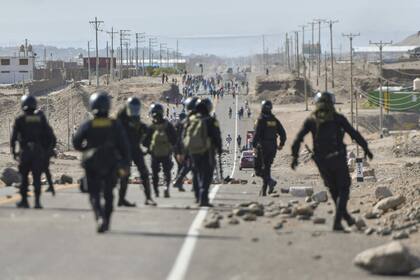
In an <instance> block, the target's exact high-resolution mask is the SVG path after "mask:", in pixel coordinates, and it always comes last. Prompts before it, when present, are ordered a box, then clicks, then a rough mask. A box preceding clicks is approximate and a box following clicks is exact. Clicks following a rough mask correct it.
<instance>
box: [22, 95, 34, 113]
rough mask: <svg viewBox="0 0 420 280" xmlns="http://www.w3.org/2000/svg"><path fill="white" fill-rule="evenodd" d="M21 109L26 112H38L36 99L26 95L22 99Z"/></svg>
mask: <svg viewBox="0 0 420 280" xmlns="http://www.w3.org/2000/svg"><path fill="white" fill-rule="evenodd" d="M20 102H21V107H22V110H23V111H24V112H33V111H35V110H36V105H37V102H36V98H35V97H34V96H32V95H28V94H25V95H23V96H22V98H21V99H20Z"/></svg>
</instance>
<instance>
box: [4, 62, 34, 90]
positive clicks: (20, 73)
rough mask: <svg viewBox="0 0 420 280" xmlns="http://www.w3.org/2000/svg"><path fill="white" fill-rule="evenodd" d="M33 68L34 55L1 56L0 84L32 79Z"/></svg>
mask: <svg viewBox="0 0 420 280" xmlns="http://www.w3.org/2000/svg"><path fill="white" fill-rule="evenodd" d="M34 68H35V57H34V56H24V57H17V56H1V57H0V84H17V83H21V82H22V81H32V80H33V76H34Z"/></svg>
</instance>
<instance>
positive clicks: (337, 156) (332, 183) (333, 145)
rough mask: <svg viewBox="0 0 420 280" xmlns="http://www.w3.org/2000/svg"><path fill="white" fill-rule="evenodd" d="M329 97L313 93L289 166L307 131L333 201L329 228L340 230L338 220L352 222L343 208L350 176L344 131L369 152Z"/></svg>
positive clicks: (348, 188)
mask: <svg viewBox="0 0 420 280" xmlns="http://www.w3.org/2000/svg"><path fill="white" fill-rule="evenodd" d="M333 98H334V96H333V95H332V94H330V93H328V92H324V93H322V94H320V95H319V96H317V100H316V109H315V111H314V112H313V113H312V114H311V116H310V117H308V118H307V119H306V120H305V122H304V124H303V127H302V129H301V130H300V131H299V133H298V135H297V137H296V139H295V141H294V142H293V146H292V155H293V162H292V166H291V167H292V169H295V168H296V167H297V165H298V157H299V149H300V144H301V143H302V142H303V139H304V137H305V135H306V134H308V133H311V134H312V139H313V153H314V154H313V159H314V161H315V163H316V165H317V166H318V169H319V172H320V173H321V177H322V179H323V181H324V184H325V186H326V187H327V188H328V189H329V191H330V193H331V197H332V199H333V200H334V202H335V204H336V214H335V218H334V225H333V230H335V231H343V230H344V228H343V226H342V224H341V221H342V219H344V220H345V221H346V222H347V224H348V225H349V226H351V225H353V224H354V219H353V218H352V217H351V216H350V214H349V213H348V211H347V201H348V199H349V193H350V185H351V179H350V176H349V170H348V166H347V162H346V154H347V152H346V145H345V144H344V142H343V138H344V134H345V133H348V134H349V135H350V137H351V138H352V139H353V140H355V141H356V142H357V144H359V145H360V146H361V147H362V148H363V150H364V152H365V156H367V157H369V158H370V159H372V157H373V155H372V153H371V152H370V150H369V148H368V143H367V142H366V140H365V139H364V138H363V137H362V135H361V134H360V133H359V132H358V131H356V130H355V129H354V128H353V127H352V126H351V124H350V123H349V122H348V121H347V119H346V118H345V117H344V116H343V115H341V114H339V113H337V112H336V111H335V108H334V99H333Z"/></svg>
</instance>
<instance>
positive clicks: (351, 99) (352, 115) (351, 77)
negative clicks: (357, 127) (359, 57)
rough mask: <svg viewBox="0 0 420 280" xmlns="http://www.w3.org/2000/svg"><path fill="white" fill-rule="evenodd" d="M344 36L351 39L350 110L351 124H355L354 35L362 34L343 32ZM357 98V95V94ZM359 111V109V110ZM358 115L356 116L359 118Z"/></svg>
mask: <svg viewBox="0 0 420 280" xmlns="http://www.w3.org/2000/svg"><path fill="white" fill-rule="evenodd" d="M343 36H344V37H347V38H349V40H350V111H351V125H354V106H353V103H354V100H353V99H354V97H353V96H354V90H353V39H354V37H358V36H360V33H358V34H353V33H350V34H343ZM356 99H357V96H356ZM357 107H358V106H357V100H356V111H357V110H358V108H357ZM357 112H358V111H357ZM357 117H358V116H356V118H357Z"/></svg>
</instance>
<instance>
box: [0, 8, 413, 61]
mask: <svg viewBox="0 0 420 280" xmlns="http://www.w3.org/2000/svg"><path fill="white" fill-rule="evenodd" d="M1 10H2V13H1V14H2V16H1V17H0V26H1V28H0V30H1V31H0V44H1V45H9V46H12V45H16V44H18V43H20V42H21V41H22V40H23V39H24V38H28V39H29V40H30V41H31V42H33V43H34V44H37V43H43V44H53V45H57V46H75V47H84V46H85V45H86V42H87V40H93V39H94V33H93V28H92V27H91V26H90V25H89V20H92V19H93V18H94V17H95V16H98V18H99V19H100V20H103V21H105V25H104V28H105V29H110V28H111V26H114V28H116V29H120V28H122V29H131V30H132V32H133V33H134V32H146V33H147V34H153V35H158V36H162V37H161V38H160V41H167V42H169V44H170V45H171V47H174V42H173V40H171V39H169V37H183V36H197V35H200V36H201V35H258V34H264V33H265V34H278V35H277V36H271V37H268V38H267V48H269V49H270V50H274V49H277V48H278V47H279V46H280V44H281V41H283V40H284V35H283V34H284V32H290V31H293V30H297V29H299V30H300V28H298V25H301V24H305V23H308V22H309V21H311V20H312V19H314V18H325V19H338V20H339V21H340V22H339V23H338V24H336V25H335V27H334V28H335V38H336V47H337V48H338V47H339V46H340V45H343V48H344V47H347V45H345V44H347V43H345V44H344V42H346V41H344V40H343V39H342V37H341V33H347V32H360V33H361V35H362V36H361V37H360V38H358V39H356V40H355V45H366V44H367V43H368V41H369V39H371V40H380V39H383V40H394V41H399V40H401V39H403V38H404V37H406V36H407V35H410V34H412V33H414V32H416V31H418V30H419V29H420V16H419V11H420V1H419V0H404V1H388V0H352V1H339V0H320V1H315V0H292V1H284V0H255V1H250V0H213V1H208V0H178V1H176V0H149V1H144V0H117V1H112V2H111V1H105V0H83V1H82V0H66V1H63V0H1ZM322 32H323V37H324V38H327V37H326V36H327V35H328V33H327V32H328V30H322ZM308 35H309V33H308V34H307V38H309V36H308ZM106 40H107V36H106V35H105V34H101V35H100V41H101V43H100V44H101V46H104V45H105V41H106ZM260 41H261V40H260V37H258V38H255V39H235V40H220V39H219V40H185V39H183V40H181V41H180V49H181V50H182V51H184V52H186V53H190V52H195V53H204V52H208V53H217V54H223V53H225V54H233V53H235V54H247V53H252V52H259V51H260V49H261V42H260ZM325 46H326V44H325Z"/></svg>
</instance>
